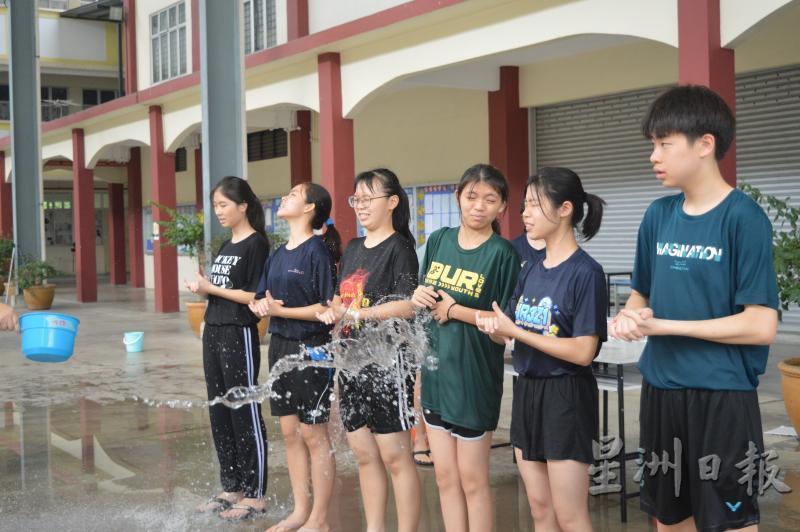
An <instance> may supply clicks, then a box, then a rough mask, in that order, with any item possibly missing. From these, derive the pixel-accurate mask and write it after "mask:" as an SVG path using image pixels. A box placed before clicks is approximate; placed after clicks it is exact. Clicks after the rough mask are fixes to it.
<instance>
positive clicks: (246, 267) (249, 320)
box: [205, 233, 269, 326]
mask: <svg viewBox="0 0 800 532" xmlns="http://www.w3.org/2000/svg"><path fill="white" fill-rule="evenodd" d="M268 256H269V246H268V245H267V242H266V240H264V237H262V236H261V235H260V234H259V233H253V234H252V235H250V236H248V237H247V238H245V239H244V240H242V241H240V242H236V243H235V244H234V243H233V242H231V241H230V240H227V241H225V243H224V244H222V247H220V249H219V254H218V255H217V256H216V258H215V259H214V263H213V264H212V265H211V270H210V271H209V272H208V273H207V277H208V280H209V281H211V284H213V285H215V286H220V287H222V288H228V289H231V290H244V291H245V292H255V291H256V288H258V281H259V279H260V278H261V270H262V268H263V267H264V262H265V261H266V260H267V257H268ZM258 320H259V318H258V317H257V316H256V315H255V314H253V313H252V312H250V309H249V308H247V305H242V304H241V303H236V302H235V301H231V300H230V299H225V298H222V297H217V296H208V308H207V309H206V318H205V321H206V324H207V325H240V326H249V325H255V324H256V323H258Z"/></svg>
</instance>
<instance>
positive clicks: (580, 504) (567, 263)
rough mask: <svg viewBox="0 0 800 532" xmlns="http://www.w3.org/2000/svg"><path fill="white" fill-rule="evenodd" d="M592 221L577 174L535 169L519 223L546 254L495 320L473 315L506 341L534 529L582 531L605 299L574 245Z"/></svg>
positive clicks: (600, 282) (595, 209)
mask: <svg viewBox="0 0 800 532" xmlns="http://www.w3.org/2000/svg"><path fill="white" fill-rule="evenodd" d="M584 205H586V207H587V209H586V211H584ZM584 212H586V215H585V216H584ZM602 216H603V200H601V199H600V198H598V197H597V196H595V195H593V194H587V193H586V192H584V190H583V185H582V184H581V181H580V178H579V177H578V176H577V174H575V173H574V172H572V171H571V170H568V169H566V168H542V169H541V170H539V172H538V173H537V174H536V175H534V176H532V177H531V178H530V179H529V180H528V185H527V189H526V194H525V217H526V219H527V220H526V225H529V226H530V231H528V235H529V236H531V237H533V238H534V239H543V240H544V241H545V244H546V246H545V250H546V256H545V258H544V260H541V261H538V262H532V263H528V264H526V265H525V267H524V268H523V270H522V272H521V273H520V275H519V279H518V281H517V287H516V289H515V291H514V294H513V295H512V297H511V299H510V300H509V302H508V306H507V308H506V310H505V312H503V310H502V309H500V307H499V306H498V305H497V303H494V304H493V307H494V311H495V315H494V316H489V317H485V318H482V317H481V315H480V314H478V315H477V316H476V319H477V321H478V326H479V328H480V329H481V330H482V331H484V332H485V333H487V334H490V335H492V338H493V339H494V340H495V341H497V342H504V341H505V342H510V341H511V340H514V342H515V347H514V355H513V358H514V369H515V370H516V371H517V373H519V379H518V381H517V385H516V387H515V389H514V401H513V405H512V411H511V444H512V445H513V446H514V452H515V454H516V457H517V465H518V467H519V471H520V474H521V476H522V479H523V481H524V482H525V489H526V491H527V492H528V500H529V501H530V504H531V514H532V515H533V519H534V522H535V525H536V529H537V530H538V529H539V528H541V529H543V530H551V529H553V530H556V529H558V528H559V525H561V526H562V527H563V526H565V525H566V524H567V523H570V528H575V529H577V530H591V527H592V525H591V522H590V520H589V474H588V467H589V465H590V464H591V463H593V461H594V460H593V456H592V439H593V438H594V436H595V434H596V433H597V427H598V419H597V416H598V414H597V412H598V401H597V382H596V381H595V379H594V376H593V375H592V370H591V363H592V360H594V358H595V357H596V356H597V354H598V353H599V351H600V345H601V344H602V342H604V341H605V340H606V309H607V307H608V295H607V292H606V283H605V274H604V273H603V268H602V267H601V266H600V264H598V263H597V262H596V261H595V260H594V259H592V258H591V257H590V256H589V255H588V254H587V253H586V252H585V251H583V250H582V249H581V248H580V247H579V246H578V243H577V240H576V238H575V231H576V228H577V230H578V232H580V234H581V236H582V237H583V239H584V240H588V239H590V238H592V237H593V236H594V235H595V234H596V233H597V231H598V230H599V229H600V220H601V218H602ZM527 222H530V223H529V224H528V223H527ZM576 494H579V495H580V496H578V497H576Z"/></svg>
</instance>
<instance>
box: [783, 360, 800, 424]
mask: <svg viewBox="0 0 800 532" xmlns="http://www.w3.org/2000/svg"><path fill="white" fill-rule="evenodd" d="M778 369H779V370H780V372H781V388H783V404H784V405H785V406H786V413H787V414H789V419H791V420H792V425H794V430H796V431H797V433H798V434H800V357H798V358H789V359H787V360H784V361H783V362H781V363H779V364H778Z"/></svg>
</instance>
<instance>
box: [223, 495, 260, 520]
mask: <svg viewBox="0 0 800 532" xmlns="http://www.w3.org/2000/svg"><path fill="white" fill-rule="evenodd" d="M248 508H252V509H253V510H249V509H248ZM266 509H267V501H265V500H264V499H249V498H247V497H244V498H242V499H239V501H237V502H236V506H234V507H232V508H230V509H228V510H225V511H224V512H220V514H219V516H220V517H222V518H223V519H234V520H235V519H247V518H248V517H249V515H250V514H252V513H254V511H255V512H256V513H262V512H264V511H266Z"/></svg>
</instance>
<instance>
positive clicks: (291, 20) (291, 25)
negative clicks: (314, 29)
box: [286, 0, 308, 41]
mask: <svg viewBox="0 0 800 532" xmlns="http://www.w3.org/2000/svg"><path fill="white" fill-rule="evenodd" d="M286 22H287V26H288V31H287V37H288V39H289V40H290V41H293V40H295V39H299V38H300V37H305V36H306V35H308V0H286Z"/></svg>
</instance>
